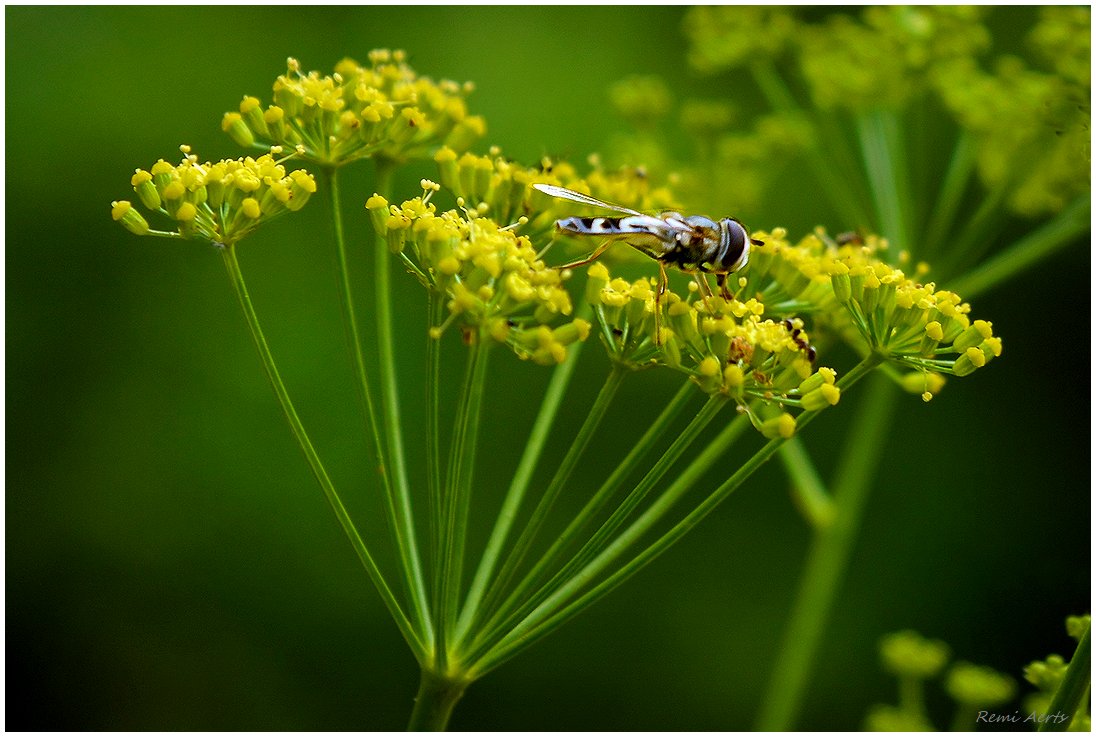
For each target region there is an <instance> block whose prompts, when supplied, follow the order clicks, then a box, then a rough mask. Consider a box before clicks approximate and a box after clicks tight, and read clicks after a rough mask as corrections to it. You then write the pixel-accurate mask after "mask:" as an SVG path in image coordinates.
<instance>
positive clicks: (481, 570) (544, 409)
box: [454, 305, 589, 643]
mask: <svg viewBox="0 0 1096 737" xmlns="http://www.w3.org/2000/svg"><path fill="white" fill-rule="evenodd" d="M585 310H586V312H580V313H579V316H580V317H584V316H586V315H588V311H589V306H588V305H586V306H585ZM582 346H583V344H582V343H575V344H574V345H572V346H570V347H569V348H568V351H567V353H568V355H567V359H566V360H565V361H564V362H563V363H562V364H560V365H559V366H557V367H556V370H555V372H554V373H553V374H552V379H551V380H550V381H549V382H548V388H547V390H546V391H545V394H544V398H543V399H542V400H541V404H540V410H539V411H538V412H537V417H536V420H534V422H533V430H532V432H531V433H530V434H529V439H528V441H526V443H525V450H524V451H523V452H522V455H521V460H520V461H519V462H518V466H517V469H516V470H515V471H514V476H513V478H512V479H511V481H510V488H509V489H508V490H507V491H506V496H505V497H504V499H503V502H502V508H501V509H500V510H499V514H498V516H497V517H496V519H495V526H494V528H493V529H492V530H491V536H490V538H488V540H487V546H486V548H485V549H484V551H483V557H482V558H480V562H479V566H478V567H477V568H476V573H475V575H474V576H473V578H472V585H471V587H470V588H469V590H468V596H467V598H466V599H465V602H464V607H463V609H462V610H461V614H460V617H459V619H458V621H457V627H456V630H455V634H454V637H455V641H456V642H458V643H459V642H461V641H463V639H464V638H465V636H466V635H467V633H468V631H469V629H470V628H471V627H472V626H473V624H474V622H475V621H476V618H477V616H478V615H479V613H480V611H481V604H482V602H483V597H484V594H485V593H486V591H487V586H488V584H489V582H490V581H491V577H492V576H493V575H494V573H495V568H496V566H497V565H498V563H499V558H500V556H501V554H502V546H503V545H504V544H505V543H506V538H507V536H508V535H509V534H510V528H511V527H512V526H513V524H514V520H515V519H516V518H517V514H518V510H519V509H520V507H521V502H522V500H523V499H524V498H525V493H526V492H527V491H528V489H529V482H530V480H531V479H532V478H533V472H534V471H535V470H536V467H537V463H538V462H539V461H540V457H541V453H542V452H543V451H544V443H545V442H546V441H547V440H548V436H549V434H550V432H551V430H552V426H553V425H554V423H555V419H556V414H557V413H558V412H559V408H560V405H561V404H562V402H563V397H564V395H565V394H566V393H567V387H568V386H570V383H571V377H572V376H574V373H575V366H577V365H578V357H579V354H580V353H581V350H582Z"/></svg>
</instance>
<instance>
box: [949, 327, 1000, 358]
mask: <svg viewBox="0 0 1096 737" xmlns="http://www.w3.org/2000/svg"><path fill="white" fill-rule="evenodd" d="M992 336H993V325H992V324H991V323H988V322H986V321H985V320H975V321H974V323H973V324H971V326H970V327H968V328H967V329H966V330H964V331H963V332H961V333H959V337H957V338H956V339H955V343H954V345H955V349H956V350H958V351H965V350H966V349H967V348H970V347H972V346H976V345H979V344H981V342H982V341H983V340H985V339H986V338H989V337H992Z"/></svg>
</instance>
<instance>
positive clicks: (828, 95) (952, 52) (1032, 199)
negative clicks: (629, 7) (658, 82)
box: [684, 6, 1091, 216]
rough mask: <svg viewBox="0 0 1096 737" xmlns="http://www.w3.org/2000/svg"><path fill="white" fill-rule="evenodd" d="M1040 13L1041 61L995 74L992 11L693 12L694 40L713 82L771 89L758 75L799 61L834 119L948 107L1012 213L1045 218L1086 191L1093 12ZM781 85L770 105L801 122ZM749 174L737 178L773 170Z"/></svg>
mask: <svg viewBox="0 0 1096 737" xmlns="http://www.w3.org/2000/svg"><path fill="white" fill-rule="evenodd" d="M1038 13H1039V16H1038V20H1037V22H1035V23H1034V24H1033V25H1032V27H1031V31H1030V33H1029V35H1028V38H1027V46H1028V48H1029V49H1030V50H1031V51H1032V52H1033V53H1032V55H1031V56H1032V58H1031V59H1029V60H1025V59H1022V58H1020V57H1019V56H1013V55H1001V56H998V57H996V58H995V59H992V60H991V61H989V63H988V64H987V62H986V60H985V59H984V58H983V57H984V56H985V54H986V52H987V50H989V49H990V48H991V46H992V39H991V34H990V30H989V27H988V26H987V25H986V23H985V15H986V10H985V9H984V8H978V7H970V6H917V7H908V6H893V7H868V8H865V9H864V10H863V11H862V12H861V13H860V14H859V15H858V16H853V15H849V14H847V13H845V12H839V13H832V14H829V15H827V16H826V17H825V18H824V19H822V20H820V21H818V22H808V21H807V20H806V19H801V18H797V17H795V16H794V15H793V14H792V13H790V12H789V11H787V10H772V9H767V8H766V9H761V8H739V7H730V8H706V7H705V8H696V9H694V10H692V11H690V13H689V14H688V15H687V16H686V18H685V22H684V30H685V34H686V37H687V38H688V39H689V41H690V45H691V46H690V50H689V60H690V62H691V63H692V65H693V66H694V68H696V69H697V70H699V71H702V72H706V73H714V72H718V71H721V70H724V69H729V68H734V67H749V68H750V69H751V70H752V71H753V72H754V74H755V79H763V78H764V75H763V74H762V75H760V76H759V75H758V70H759V69H766V70H772V69H774V68H775V67H773V66H772V65H771V64H769V62H776V61H778V60H779V59H780V57H782V56H783V55H784V52H788V54H789V56H791V57H792V58H793V59H794V65H795V67H796V68H797V71H798V73H799V75H800V76H801V78H802V81H803V83H804V86H805V88H806V90H807V91H808V93H809V95H810V97H811V100H812V101H813V103H814V105H815V106H816V107H817V108H818V109H819V110H821V111H822V112H823V113H826V114H832V113H834V112H837V111H844V112H848V113H851V114H853V115H854V116H856V115H860V114H862V113H865V112H868V111H875V110H879V109H887V110H902V109H903V108H910V107H913V106H922V107H923V106H925V105H929V104H936V102H935V100H932V101H930V100H929V99H928V98H930V97H934V98H937V99H938V100H939V101H940V102H942V103H943V104H944V106H945V107H946V108H947V110H948V111H949V112H950V114H951V116H952V117H953V118H954V120H955V122H956V123H957V124H958V125H959V127H960V128H962V129H964V130H966V131H968V132H969V133H970V134H971V135H972V137H973V140H974V141H975V144H976V148H977V156H978V170H979V173H980V175H981V177H982V180H983V182H984V183H985V185H986V186H987V187H988V188H991V189H1002V190H1005V191H1006V192H1007V197H1006V198H1005V202H1006V203H1007V205H1008V206H1009V208H1010V209H1012V210H1013V211H1015V212H1018V213H1020V214H1022V215H1025V216H1036V215H1041V214H1044V213H1047V212H1055V211H1057V210H1061V209H1062V208H1063V207H1064V205H1065V204H1066V203H1067V202H1068V201H1069V200H1070V199H1072V198H1073V197H1075V196H1077V195H1079V194H1083V193H1084V192H1086V191H1087V190H1088V188H1089V165H1090V161H1091V155H1090V143H1089V141H1090V120H1091V106H1090V103H1089V100H1090V97H1091V71H1090V68H1091V60H1090V57H1091V48H1090V43H1091V41H1090V40H1091V11H1090V10H1089V9H1088V8H1085V7H1048V8H1041V9H1040V10H1039V11H1038ZM758 28H764V29H765V32H764V33H759V32H757V29H758ZM776 77H779V75H776ZM772 82H773V79H772V78H770V79H768V81H767V82H762V87H763V88H765V90H766V94H767V95H768V96H769V97H770V103H774V104H775V105H776V107H777V109H778V110H779V112H780V114H781V115H785V116H786V115H790V114H791V113H790V108H791V107H792V106H794V103H790V104H789V102H790V101H789V100H788V99H782V100H780V101H779V102H775V101H774V98H773V94H774V91H775V90H776V89H777V87H778V86H779V85H773V84H772ZM785 93H786V91H785V92H784V93H780V92H777V93H776V97H777V98H779V97H780V95H781V94H785ZM709 157H710V155H709ZM728 163H732V164H733V163H735V162H733V160H732V161H730V162H728ZM748 164H749V162H748V161H746V162H742V163H738V164H737V166H735V167H734V168H733V169H731V170H733V171H735V172H737V173H739V174H741V173H743V172H753V171H755V170H758V171H764V167H760V166H756V165H755V166H753V167H749V166H748ZM727 168H728V169H729V168H730V167H727ZM739 178H740V179H748V177H742V176H740V177H739ZM736 194H738V193H736ZM746 194H749V193H748V192H747V193H746ZM735 201H736V202H743V200H740V199H739V200H735ZM746 202H747V204H748V201H746Z"/></svg>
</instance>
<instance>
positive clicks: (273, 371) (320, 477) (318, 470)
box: [222, 245, 426, 663]
mask: <svg viewBox="0 0 1096 737" xmlns="http://www.w3.org/2000/svg"><path fill="white" fill-rule="evenodd" d="M222 255H223V256H224V262H225V269H226V270H227V271H228V277H229V279H230V280H231V281H232V287H233V289H234V290H235V291H236V298H237V299H238V300H239V302H240V307H241V309H242V310H243V313H244V318H245V319H246V320H247V327H248V329H249V330H250V331H251V337H252V339H253V340H254V341H255V347H256V348H257V349H258V351H259V358H260V359H261V360H262V363H263V369H264V370H265V371H266V376H267V378H268V379H269V380H270V385H271V387H273V389H274V394H275V396H277V398H278V403H279V404H280V405H281V408H282V412H283V413H284V414H285V419H286V422H288V423H289V428H290V430H292V431H293V437H294V438H296V440H297V444H298V445H300V447H301V451H302V452H303V453H304V456H305V459H306V460H307V461H308V465H309V467H310V468H311V469H312V473H313V474H314V475H315V477H316V480H317V481H318V482H319V484H320V488H321V489H322V490H323V493H324V496H325V497H326V498H327V501H328V503H329V504H330V505H331V509H332V510H334V512H335V517H336V518H337V519H338V521H339V524H340V525H341V526H342V528H343V532H345V533H346V536H347V538H349V540H350V544H351V546H353V548H354V552H355V553H357V555H358V558H359V559H360V560H361V562H362V565H363V566H365V570H366V572H367V573H368V574H369V578H370V579H371V580H372V581H373V584H374V585H375V586H376V587H377V591H378V592H379V593H380V595H381V599H382V600H383V601H384V604H385V606H386V607H388V611H389V613H390V614H391V615H392V618H393V619H394V620H395V621H396V625H397V626H398V627H399V628H400V632H401V633H402V634H403V637H404V639H405V640H407V644H408V645H409V646H410V647H411V650H412V651H413V652H414V653H415V657H416V658H418V659H419V662H420V663H421V662H425V659H426V650H425V648H424V646H423V643H422V640H421V639H420V638H419V635H418V634H417V633H416V632H415V628H414V627H413V626H412V624H411V621H410V620H409V619H408V618H407V615H406V614H405V613H404V611H403V609H402V608H401V607H400V604H399V602H398V601H397V600H396V597H395V595H394V594H393V593H392V589H391V588H390V587H389V586H388V583H387V582H386V581H385V580H384V576H383V575H382V574H381V572H380V569H379V568H378V567H377V564H376V562H375V561H374V560H373V556H372V555H371V554H370V552H369V549H368V548H367V547H366V545H365V541H364V540H362V538H361V535H359V534H358V530H357V528H356V527H355V526H354V522H353V520H351V519H350V515H349V513H348V512H347V511H346V507H345V506H343V503H342V500H341V499H340V498H339V495H338V493H337V492H336V491H335V486H334V484H332V483H331V478H330V477H329V476H328V475H327V471H326V470H325V469H324V467H323V463H322V462H321V461H320V457H319V455H318V454H317V453H316V449H315V448H314V447H313V446H312V441H311V440H309V438H308V433H307V432H305V429H304V425H303V424H302V423H301V420H300V418H299V417H298V416H297V411H296V409H294V407H293V402H292V401H291V400H290V398H289V392H288V391H287V390H286V388H285V384H284V383H283V382H282V378H281V375H280V374H279V373H278V367H277V365H276V364H275V363H274V356H273V354H272V353H271V352H270V346H269V345H267V342H266V337H265V336H264V335H263V331H262V328H261V327H260V326H259V316H258V314H256V312H255V308H254V306H253V305H252V304H251V296H250V294H249V293H248V291H247V284H246V283H245V282H244V275H243V272H242V271H241V270H240V264H239V261H237V260H236V251H235V247H234V246H231V245H230V246H226V247H225V248H224V250H223V251H222Z"/></svg>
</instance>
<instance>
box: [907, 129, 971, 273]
mask: <svg viewBox="0 0 1096 737" xmlns="http://www.w3.org/2000/svg"><path fill="white" fill-rule="evenodd" d="M977 154H978V150H977V146H976V145H975V141H974V136H972V135H971V134H970V132H969V131H965V130H964V131H963V132H962V133H960V134H959V138H958V139H957V140H956V141H955V148H954V149H953V150H952V153H951V160H950V161H949V162H948V170H947V173H946V174H945V175H944V183H943V184H942V185H941V186H940V192H939V194H938V195H937V197H936V204H935V205H934V206H933V208H932V214H931V215H930V216H929V225H928V228H927V229H926V231H925V237H924V239H923V241H922V242H921V244H920V249H919V250H918V253H917V257H918V258H921V259H927V258H930V257H931V256H932V255H933V254H934V253H936V251H937V250H938V249H939V248H940V246H941V244H942V242H943V240H944V237H945V234H946V233H947V232H948V231H950V230H951V229H952V228H953V227H954V225H955V213H956V211H957V210H958V209H959V205H960V203H962V201H963V194H964V193H965V192H966V190H967V187H968V186H969V185H970V180H971V175H973V174H974V165H975V163H977V160H978V159H977Z"/></svg>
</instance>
